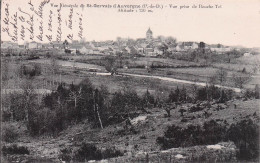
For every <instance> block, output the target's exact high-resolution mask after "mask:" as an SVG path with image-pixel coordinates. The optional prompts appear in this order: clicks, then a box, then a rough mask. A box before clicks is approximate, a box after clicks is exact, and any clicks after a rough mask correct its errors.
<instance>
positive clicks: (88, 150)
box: [59, 143, 123, 162]
mask: <svg viewBox="0 0 260 163" xmlns="http://www.w3.org/2000/svg"><path fill="white" fill-rule="evenodd" d="M119 156H123V153H122V152H121V151H119V150H117V149H116V148H115V147H112V148H108V149H105V150H100V149H98V148H97V147H96V146H95V145H93V144H87V143H83V144H82V145H81V146H80V147H79V148H78V149H75V150H72V149H68V148H65V149H62V150H61V154H60V155H59V158H61V160H63V161H76V162H84V161H89V160H102V159H107V158H113V157H119Z"/></svg>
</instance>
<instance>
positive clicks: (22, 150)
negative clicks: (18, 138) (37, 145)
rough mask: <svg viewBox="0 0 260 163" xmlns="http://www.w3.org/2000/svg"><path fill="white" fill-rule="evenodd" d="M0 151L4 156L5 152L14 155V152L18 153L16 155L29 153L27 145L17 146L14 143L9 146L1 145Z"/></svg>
mask: <svg viewBox="0 0 260 163" xmlns="http://www.w3.org/2000/svg"><path fill="white" fill-rule="evenodd" d="M2 152H3V155H4V156H6V155H7V154H10V155H14V154H18V155H24V154H27V155H29V154H30V152H29V150H28V149H27V147H23V146H20V147H18V146H17V145H16V144H14V145H12V146H9V147H8V146H3V148H2Z"/></svg>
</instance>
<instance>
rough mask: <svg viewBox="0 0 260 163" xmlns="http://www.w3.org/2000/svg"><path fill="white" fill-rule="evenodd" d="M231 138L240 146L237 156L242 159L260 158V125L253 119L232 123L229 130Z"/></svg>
mask: <svg viewBox="0 0 260 163" xmlns="http://www.w3.org/2000/svg"><path fill="white" fill-rule="evenodd" d="M227 137H228V139H229V140H231V141H233V142H234V143H235V145H236V146H237V147H238V148H239V151H238V153H237V157H238V159H240V160H251V159H258V157H259V126H258V125H257V124H255V123H254V122H253V121H252V120H251V119H245V120H242V121H240V122H238V123H237V124H232V125H231V126H230V128H229V130H228V132H227Z"/></svg>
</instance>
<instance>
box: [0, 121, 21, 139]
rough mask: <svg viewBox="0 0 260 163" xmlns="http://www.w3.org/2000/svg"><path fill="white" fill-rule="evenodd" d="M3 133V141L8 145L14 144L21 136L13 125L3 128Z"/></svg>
mask: <svg viewBox="0 0 260 163" xmlns="http://www.w3.org/2000/svg"><path fill="white" fill-rule="evenodd" d="M2 132H3V133H2V138H3V141H6V142H8V143H12V142H14V141H15V140H17V138H18V136H19V134H18V132H17V130H16V128H15V127H14V126H13V125H8V126H7V125H5V126H3V128H2Z"/></svg>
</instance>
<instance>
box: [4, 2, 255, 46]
mask: <svg viewBox="0 0 260 163" xmlns="http://www.w3.org/2000/svg"><path fill="white" fill-rule="evenodd" d="M28 2H29V0H20V1H17V0H3V1H2V10H1V11H2V19H4V18H6V12H5V6H6V3H8V4H9V14H10V15H9V19H10V21H12V19H11V16H12V15H13V14H14V13H15V12H16V11H17V12H18V16H24V17H25V19H28V16H26V15H25V14H22V13H21V12H20V11H18V8H19V7H20V8H21V9H22V10H23V11H25V12H28V13H30V14H32V11H30V5H29V4H28ZM31 3H32V4H33V5H34V9H35V10H36V11H37V8H38V6H39V1H38V2H36V0H32V1H31ZM51 3H53V4H60V3H63V4H78V5H80V4H84V5H86V4H111V5H114V4H122V5H123V4H134V5H143V4H154V5H155V4H163V5H164V8H163V9H154V10H153V12H152V13H150V12H149V13H148V12H146V13H140V12H131V13H120V12H118V11H117V10H118V9H114V8H109V9H105V8H103V9H101V8H86V7H85V8H84V9H82V8H80V7H79V8H74V11H73V17H72V19H73V22H72V25H73V29H72V30H71V29H69V28H68V26H66V22H67V25H68V20H69V12H70V8H69V7H68V8H62V9H61V18H62V22H61V23H62V24H61V26H62V40H65V39H67V35H68V34H73V39H74V40H77V39H79V37H78V32H79V21H78V18H79V15H77V14H76V13H79V14H82V19H83V25H82V26H83V37H85V39H86V40H87V41H92V40H96V41H100V40H115V39H116V38H117V37H123V38H127V37H129V38H133V39H136V38H144V37H145V33H146V31H147V29H148V28H149V27H150V28H151V30H152V31H153V35H154V37H156V36H159V35H163V36H173V37H176V38H177V40H178V41H197V42H199V41H204V42H206V43H209V44H217V43H221V44H224V45H242V46H246V47H260V0H218V1H216V0H207V1H206V0H193V1H187V0H175V1H174V0H171V1H166V0H158V1H155V0H145V1H144V0H143V1H142V0H141V1H140V0H121V1H109V2H108V1H107V0H103V1H100V0H98V1H97V0H95V1H94V0H92V1H90V0H84V1H83V0H75V1H72V0H63V1H61V0H50V2H49V3H48V4H47V5H45V6H44V8H43V13H44V14H43V42H47V38H46V37H45V35H46V34H47V35H53V41H55V40H56V35H57V28H58V23H57V12H56V10H57V8H54V7H51V5H50V4H51ZM169 4H173V5H178V6H180V5H189V6H190V7H191V6H192V5H193V4H194V5H197V6H198V5H199V4H202V5H204V6H207V5H212V6H214V8H213V9H205V8H204V9H198V8H197V9H192V8H189V9H179V8H178V9H171V8H170V7H169ZM216 4H217V5H222V8H219V9H217V8H216V7H215V5H216ZM166 6H167V7H166ZM50 10H52V11H53V12H54V13H53V18H52V19H53V20H52V32H50V31H48V30H47V29H48V20H49V13H50ZM28 20H29V19H28ZM40 20H41V19H40V18H39V17H38V16H37V15H35V16H34V41H36V42H40V41H39V40H38V39H37V38H36V36H37V35H38V34H39V33H40V31H39V21H40ZM1 24H3V25H2V30H1V31H2V33H1V37H2V40H10V37H9V36H8V35H7V33H6V32H3V28H4V27H6V25H5V24H4V23H3V20H2V22H1ZM21 25H24V27H25V28H29V25H28V24H23V23H22V22H21V21H20V20H18V26H17V27H18V43H22V42H23V40H22V39H21V37H20V34H21ZM13 31H14V30H13V28H12V26H9V32H10V33H11V34H12V33H13ZM24 39H25V40H27V41H29V42H30V41H32V40H30V39H29V31H28V30H25V37H24Z"/></svg>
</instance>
